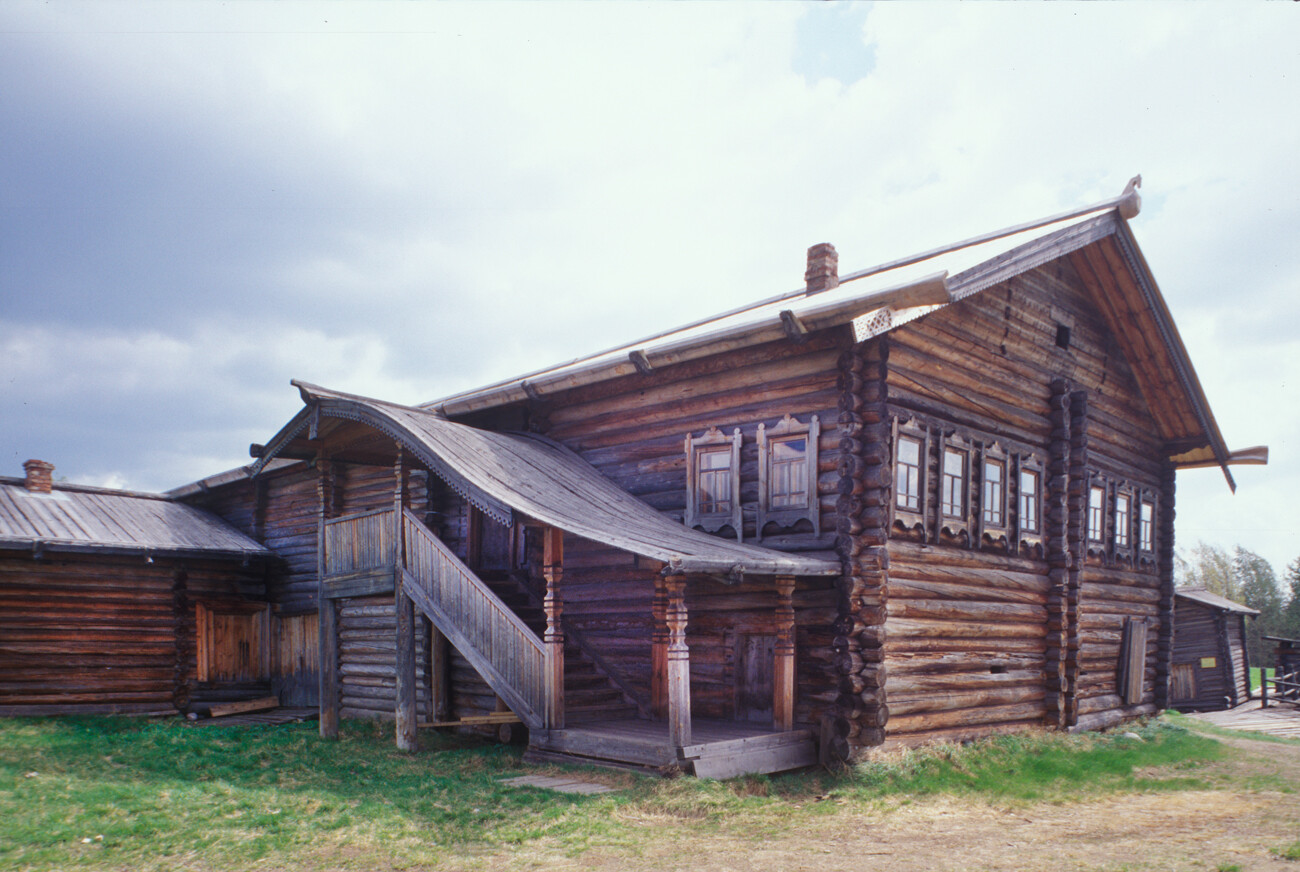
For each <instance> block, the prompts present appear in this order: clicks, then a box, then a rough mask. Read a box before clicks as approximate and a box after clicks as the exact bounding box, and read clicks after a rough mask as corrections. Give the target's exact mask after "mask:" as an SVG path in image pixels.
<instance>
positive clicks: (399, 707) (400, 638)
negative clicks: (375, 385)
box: [392, 445, 420, 751]
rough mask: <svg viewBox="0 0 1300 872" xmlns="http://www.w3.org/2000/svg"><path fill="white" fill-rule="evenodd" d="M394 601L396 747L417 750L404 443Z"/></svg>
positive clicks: (396, 473)
mask: <svg viewBox="0 0 1300 872" xmlns="http://www.w3.org/2000/svg"><path fill="white" fill-rule="evenodd" d="M393 479H394V485H393V557H392V560H393V604H394V606H395V607H396V611H397V618H396V619H397V663H396V676H395V677H396V688H395V690H396V694H395V696H396V702H395V707H396V710H395V712H394V714H395V715H396V720H397V747H398V749H399V750H402V751H416V750H418V749H419V747H420V737H419V727H418V723H419V721H418V718H417V712H416V706H415V698H416V690H415V687H416V685H415V605H414V603H412V602H411V598H410V597H409V596H407V595H406V590H405V587H404V583H403V580H402V567H403V566H404V565H405V563H406V546H405V541H404V540H405V538H406V522H405V518H404V517H403V509H405V508H406V504H407V501H408V496H407V490H406V469H405V468H404V467H403V464H402V446H401V445H398V446H397V453H396V455H395V456H394V458H393Z"/></svg>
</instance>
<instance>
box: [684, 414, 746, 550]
mask: <svg viewBox="0 0 1300 872" xmlns="http://www.w3.org/2000/svg"><path fill="white" fill-rule="evenodd" d="M740 442H741V438H740V430H739V429H736V430H735V431H734V432H733V433H732V435H730V436H727V435H725V434H724V433H722V431H720V430H718V429H717V428H716V427H710V428H709V429H708V431H707V432H706V433H705V434H704V435H703V436H694V435H687V437H686V481H687V485H686V515H685V518H684V519H683V520H684V521H685V524H686V526H688V527H700V528H702V529H703V530H705V531H707V532H710V533H712V532H715V531H717V530H721V529H722V528H723V527H728V526H729V527H731V528H732V530H733V531H734V532H735V535H736V539H737V540H740V539H741V537H742V536H743V535H744V532H743V529H742V523H741V510H740Z"/></svg>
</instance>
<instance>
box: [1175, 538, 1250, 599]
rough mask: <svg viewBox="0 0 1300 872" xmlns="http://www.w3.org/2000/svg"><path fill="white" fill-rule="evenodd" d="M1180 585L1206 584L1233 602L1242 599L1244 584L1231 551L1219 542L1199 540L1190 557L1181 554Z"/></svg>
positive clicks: (1179, 567) (1210, 589)
mask: <svg viewBox="0 0 1300 872" xmlns="http://www.w3.org/2000/svg"><path fill="white" fill-rule="evenodd" d="M1178 569H1179V570H1180V571H1179V576H1180V577H1179V580H1178V586H1179V587H1203V588H1205V589H1206V590H1208V591H1209V592H1210V593H1217V594H1218V595H1219V596H1221V597H1226V598H1227V599H1230V600H1232V601H1233V602H1238V603H1239V602H1241V583H1240V581H1239V580H1238V578H1237V574H1236V571H1235V568H1234V567H1233V561H1232V558H1231V557H1230V556H1228V552H1227V551H1225V550H1224V549H1222V548H1220V547H1219V546H1218V545H1207V544H1206V543H1204V542H1197V543H1196V544H1195V545H1193V546H1192V549H1191V551H1190V552H1189V553H1188V556H1187V557H1183V556H1181V555H1180V556H1179V557H1178Z"/></svg>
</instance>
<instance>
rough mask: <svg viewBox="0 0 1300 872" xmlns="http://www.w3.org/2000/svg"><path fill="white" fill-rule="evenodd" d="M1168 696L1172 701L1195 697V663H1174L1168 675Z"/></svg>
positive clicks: (1182, 700)
mask: <svg viewBox="0 0 1300 872" xmlns="http://www.w3.org/2000/svg"><path fill="white" fill-rule="evenodd" d="M1169 695H1170V698H1171V699H1172V700H1173V701H1174V702H1186V701H1187V700H1191V699H1196V664H1195V663H1175V664H1174V668H1173V674H1172V675H1171V676H1170V688H1169Z"/></svg>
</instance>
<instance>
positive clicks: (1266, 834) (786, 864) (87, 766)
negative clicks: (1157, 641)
mask: <svg viewBox="0 0 1300 872" xmlns="http://www.w3.org/2000/svg"><path fill="white" fill-rule="evenodd" d="M1187 724H1188V722H1187V721H1185V720H1182V721H1171V720H1167V719H1161V720H1153V721H1151V722H1148V723H1145V724H1142V725H1138V726H1136V727H1130V728H1128V729H1132V730H1134V731H1135V732H1137V733H1138V735H1139V736H1140V737H1141V738H1140V740H1134V739H1129V738H1124V737H1123V736H1122V735H1121V734H1119V733H1112V734H1103V735H1098V734H1085V735H1079V736H1067V735H1061V734H1057V733H1026V734H1021V735H1017V736H1008V737H1002V738H998V739H991V740H988V741H983V742H977V743H973V744H970V745H939V746H934V747H931V748H926V749H921V750H917V751H911V752H899V753H894V754H888V755H878V756H877V757H876V758H874V759H872V760H869V761H867V762H865V763H862V764H860V765H859V766H857V767H854V768H853V769H852V770H850V771H848V772H844V773H840V774H837V775H830V774H827V773H824V772H808V773H801V774H795V775H790V776H783V777H776V778H769V777H764V776H751V777H745V778H739V779H733V780H731V781H725V782H717V781H698V780H695V779H685V778H683V779H675V780H660V779H653V778H642V777H638V776H634V775H629V774H621V773H611V772H603V771H601V772H597V771H590V772H589V773H588V774H589V777H590V778H591V779H592V780H597V781H601V782H603V783H606V784H609V785H611V786H615V787H618V788H620V789H619V790H618V791H617V792H616V793H609V794H602V795H597V796H569V795H561V794H556V793H552V792H549V791H544V790H538V789H527V788H525V789H514V788H507V787H505V786H504V785H502V784H501V783H500V779H502V778H505V777H509V776H511V775H515V774H519V773H520V772H522V771H525V769H524V767H523V766H522V765H521V763H520V761H519V751H518V749H516V748H507V747H499V746H493V745H489V744H486V743H481V742H478V741H475V740H473V739H468V738H464V737H439V736H433V735H424V736H422V739H423V740H424V742H425V745H426V749H425V750H424V751H423V752H422V753H420V754H418V755H414V756H410V755H405V754H401V753H399V752H397V751H396V750H395V749H394V748H393V744H392V737H391V726H390V725H376V724H370V723H346V724H345V725H344V730H343V733H342V737H341V739H340V741H338V742H325V741H322V740H320V739H319V738H318V737H317V735H316V732H315V725H313V724H304V725H299V726H289V727H273V728H265V727H204V728H202V729H196V728H191V727H187V726H185V725H184V724H182V723H180V722H178V721H174V720H173V721H166V722H143V721H136V720H125V719H63V720H39V719H25V720H24V719H15V720H8V721H0V820H2V821H3V822H4V824H3V827H0V868H4V869H65V868H67V869H128V868H129V869H195V870H208V869H253V868H272V869H285V870H315V869H366V870H369V869H492V870H496V869H552V868H556V869H558V868H573V867H578V866H581V867H582V868H584V869H585V870H589V872H596V870H615V869H632V868H637V869H640V868H650V869H693V868H700V867H701V866H706V865H707V866H708V867H709V868H710V872H722V870H726V869H729V868H736V869H746V870H748V869H766V868H771V869H777V868H781V869H799V868H806V869H816V870H818V872H828V870H832V869H840V868H845V869H849V868H853V869H858V868H864V867H870V868H873V869H879V870H882V872H888V870H891V869H897V870H903V869H949V868H951V869H979V868H985V869H1020V868H1030V867H1033V868H1052V869H1055V868H1061V869H1076V868H1077V869H1093V868H1096V869H1103V868H1131V869H1142V868H1151V869H1175V868H1188V869H1215V868H1218V867H1216V864H1219V866H1224V867H1231V866H1233V865H1240V866H1241V867H1242V868H1245V869H1256V868H1273V867H1271V866H1269V865H1267V864H1269V863H1275V864H1292V860H1291V859H1289V857H1290V856H1291V855H1294V854H1296V853H1300V840H1298V839H1300V831H1297V828H1296V826H1295V821H1296V820H1300V798H1298V796H1300V760H1297V761H1296V765H1295V766H1294V767H1290V764H1289V763H1288V764H1287V765H1285V766H1282V767H1279V766H1278V765H1277V760H1278V757H1277V754H1278V753H1279V752H1281V753H1283V754H1285V755H1286V757H1285V759H1286V760H1287V761H1290V760H1292V759H1293V758H1292V756H1291V755H1293V754H1297V753H1300V748H1293V747H1285V748H1279V746H1276V745H1263V744H1260V743H1252V742H1250V741H1249V740H1244V741H1245V742H1246V744H1245V745H1241V744H1240V741H1236V742H1234V744H1233V745H1232V746H1229V745H1225V744H1223V743H1221V742H1219V741H1217V740H1216V739H1215V738H1214V737H1213V736H1209V735H1205V734H1203V733H1201V732H1197V731H1195V730H1194V729H1189V728H1188V726H1187ZM1261 748H1262V749H1264V750H1263V751H1261V750H1260V749H1261ZM556 771H560V770H558V769H557V770H556ZM1148 843H1149V844H1148ZM1215 852H1218V853H1215ZM1242 852H1246V854H1247V855H1248V856H1246V855H1241V856H1239V854H1241V853H1242ZM1193 862H1194V863H1195V864H1199V865H1186V864H1188V863H1193ZM1153 863H1154V865H1152V864H1153ZM1261 863H1262V864H1264V865H1261ZM1108 864H1109V865H1108ZM1292 867H1293V868H1297V872H1300V867H1294V866H1292ZM1277 868H1285V867H1284V866H1281V865H1279V866H1278V867H1277Z"/></svg>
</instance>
